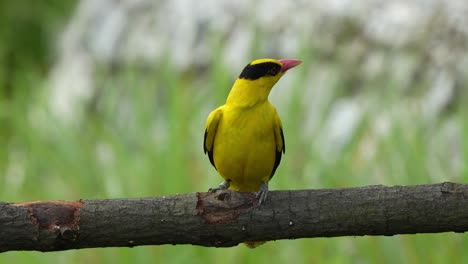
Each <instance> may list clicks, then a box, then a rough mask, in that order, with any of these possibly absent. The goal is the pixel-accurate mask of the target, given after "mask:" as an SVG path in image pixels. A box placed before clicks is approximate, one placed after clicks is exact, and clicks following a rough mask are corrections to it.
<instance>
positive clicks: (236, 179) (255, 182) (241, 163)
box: [213, 101, 276, 191]
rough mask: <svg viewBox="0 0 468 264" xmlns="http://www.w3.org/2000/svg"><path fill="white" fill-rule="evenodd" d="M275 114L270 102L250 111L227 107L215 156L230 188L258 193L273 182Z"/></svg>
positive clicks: (216, 141) (254, 107)
mask: <svg viewBox="0 0 468 264" xmlns="http://www.w3.org/2000/svg"><path fill="white" fill-rule="evenodd" d="M275 115H276V111H275V109H274V107H273V106H272V105H271V104H270V103H269V102H268V101H265V103H262V104H258V105H255V106H253V107H250V108H238V107H230V106H228V105H225V106H224V109H223V118H222V120H221V121H220V123H219V126H218V130H217V134H216V138H215V141H214V148H213V157H214V162H215V164H216V168H217V170H218V171H219V173H220V174H221V176H222V177H223V178H224V179H225V180H228V181H230V184H231V189H233V190H239V191H258V190H259V189H260V186H261V184H262V181H264V182H268V180H269V179H270V176H271V173H272V170H273V167H274V164H275V155H276V143H275V133H274V122H275Z"/></svg>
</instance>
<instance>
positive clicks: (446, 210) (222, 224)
mask: <svg viewBox="0 0 468 264" xmlns="http://www.w3.org/2000/svg"><path fill="white" fill-rule="evenodd" d="M466 197H468V185H467V184H457V183H449V182H446V183H441V184H432V185H417V186H394V187H386V186H367V187H360V188H346V189H320V190H296V191H271V192H270V193H269V196H268V200H267V201H266V203H265V204H264V205H261V206H260V207H259V206H257V201H256V199H255V195H254V194H253V193H239V192H234V191H222V192H217V193H215V194H212V193H203V192H201V193H191V194H182V195H174V196H166V197H154V198H141V199H112V200H80V201H77V202H65V201H38V202H30V203H1V202H0V252H4V251H10V250H38V251H55V250H66V249H79V248H91V247H133V246H138V245H161V244H193V245H201V246H208V247H230V246H235V245H237V244H239V243H240V242H243V241H263V240H277V239H295V238H305V237H335V236H363V235H396V234H415V233H437V232H448V231H454V232H465V231H467V230H468V199H466Z"/></svg>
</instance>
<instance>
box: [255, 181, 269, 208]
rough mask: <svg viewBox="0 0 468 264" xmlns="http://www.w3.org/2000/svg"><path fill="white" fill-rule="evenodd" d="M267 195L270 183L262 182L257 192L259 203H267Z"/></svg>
mask: <svg viewBox="0 0 468 264" xmlns="http://www.w3.org/2000/svg"><path fill="white" fill-rule="evenodd" d="M267 196H268V184H267V183H265V182H262V186H260V190H259V191H258V192H257V200H258V205H262V204H263V203H265V201H266V199H267Z"/></svg>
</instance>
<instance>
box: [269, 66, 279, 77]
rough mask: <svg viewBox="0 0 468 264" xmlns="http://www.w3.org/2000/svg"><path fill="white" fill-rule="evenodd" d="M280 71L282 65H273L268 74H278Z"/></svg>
mask: <svg viewBox="0 0 468 264" xmlns="http://www.w3.org/2000/svg"><path fill="white" fill-rule="evenodd" d="M279 71H280V67H279V66H278V67H276V66H275V67H271V68H270V69H269V70H268V72H267V74H268V75H271V76H275V75H276V74H278V72H279Z"/></svg>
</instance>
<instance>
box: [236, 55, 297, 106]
mask: <svg viewBox="0 0 468 264" xmlns="http://www.w3.org/2000/svg"><path fill="white" fill-rule="evenodd" d="M301 63H302V61H300V60H293V59H282V60H275V59H258V60H254V61H252V62H250V63H249V64H247V66H245V68H244V69H243V70H242V72H241V74H240V75H239V77H238V78H237V80H236V82H235V83H234V86H233V88H232V90H231V93H230V95H229V97H228V102H229V101H232V102H235V103H237V104H239V103H243V102H245V104H248V105H251V104H253V103H254V102H256V101H261V100H266V99H267V98H268V95H269V94H270V91H271V89H272V88H273V86H274V85H275V84H276V82H278V80H279V79H280V78H281V77H282V76H283V75H284V74H285V73H286V72H287V71H288V70H289V69H291V68H294V67H296V66H297V65H299V64H301Z"/></svg>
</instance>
